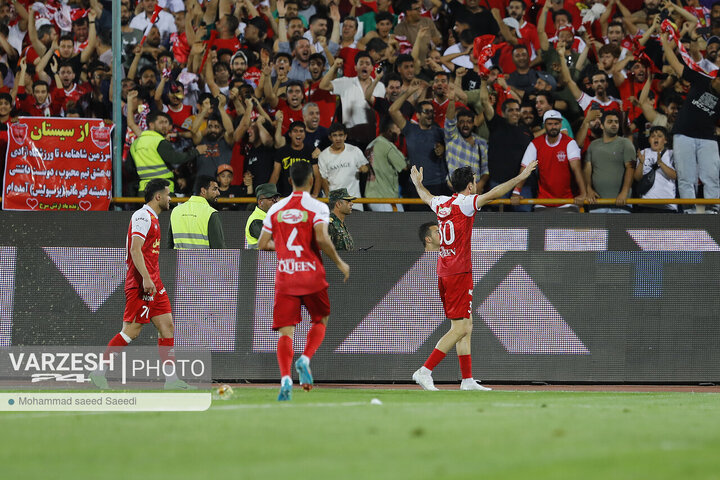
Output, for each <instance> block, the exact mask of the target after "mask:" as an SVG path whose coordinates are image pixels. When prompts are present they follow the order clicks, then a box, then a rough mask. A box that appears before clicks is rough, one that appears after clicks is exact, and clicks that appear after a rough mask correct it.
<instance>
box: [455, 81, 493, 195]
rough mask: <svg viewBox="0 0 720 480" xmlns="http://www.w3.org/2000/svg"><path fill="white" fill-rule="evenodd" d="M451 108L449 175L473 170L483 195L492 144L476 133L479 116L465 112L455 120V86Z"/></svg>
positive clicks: (478, 190)
mask: <svg viewBox="0 0 720 480" xmlns="http://www.w3.org/2000/svg"><path fill="white" fill-rule="evenodd" d="M448 100H449V102H448V103H449V104H450V106H449V107H448V109H447V117H446V118H445V124H444V125H445V161H446V162H447V168H448V175H452V173H453V172H454V171H455V170H457V169H458V168H462V167H470V169H471V170H472V172H473V177H474V178H475V182H476V183H475V191H477V192H482V191H483V189H484V188H485V183H486V182H487V180H488V178H489V176H490V175H489V174H488V144H487V142H486V141H485V140H483V139H482V138H481V137H480V136H479V135H476V134H474V133H473V128H474V127H475V114H474V113H472V112H471V111H470V110H467V109H465V108H463V109H462V110H460V111H459V112H457V118H455V116H456V115H455V110H456V107H455V86H454V85H451V86H450V87H449V88H448Z"/></svg>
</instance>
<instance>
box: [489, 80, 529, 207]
mask: <svg viewBox="0 0 720 480" xmlns="http://www.w3.org/2000/svg"><path fill="white" fill-rule="evenodd" d="M481 92H487V88H485V87H484V86H483V87H482V88H481ZM481 99H482V105H483V113H484V114H485V121H486V122H487V125H488V129H489V130H490V138H488V153H487V158H488V174H489V178H488V186H489V188H490V189H492V188H495V187H497V186H498V185H500V184H502V183H505V182H507V181H508V180H510V179H512V178H513V177H514V176H515V174H516V173H517V172H518V171H520V163H521V162H522V157H523V154H524V153H525V149H526V148H527V146H528V144H530V142H531V141H532V140H533V138H534V136H533V134H532V132H531V131H530V129H529V128H528V127H527V125H524V124H523V123H521V122H520V103H519V102H518V101H517V100H515V99H514V98H510V99H508V100H505V102H503V104H502V116H500V115H496V114H495V108H494V107H493V106H492V104H491V103H490V99H489V97H488V94H487V93H485V94H483V95H481ZM529 183H530V182H525V185H523V189H522V191H521V192H520V195H521V196H522V197H524V198H530V197H531V196H532V189H531V187H530V185H529ZM502 198H510V192H508V193H507V194H505V195H503V197H502ZM512 210H513V211H515V212H530V211H531V210H532V206H531V205H517V206H515V207H512Z"/></svg>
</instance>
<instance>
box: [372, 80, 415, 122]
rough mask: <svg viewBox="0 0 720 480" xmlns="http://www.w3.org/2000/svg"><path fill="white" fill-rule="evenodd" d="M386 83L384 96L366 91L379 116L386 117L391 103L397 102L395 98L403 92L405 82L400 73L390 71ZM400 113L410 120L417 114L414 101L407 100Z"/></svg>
mask: <svg viewBox="0 0 720 480" xmlns="http://www.w3.org/2000/svg"><path fill="white" fill-rule="evenodd" d="M378 77H379V75H378ZM385 83H386V84H387V86H386V87H385V96H384V97H382V98H380V97H373V96H372V95H367V93H368V92H365V93H366V98H367V100H368V103H370V105H372V107H373V109H374V110H375V112H376V114H377V115H378V118H385V117H387V116H388V110H390V105H392V104H393V102H395V100H397V99H398V97H399V96H400V94H401V93H402V84H403V83H402V79H401V78H400V75H398V74H397V73H389V74H388V75H387V76H386V77H385ZM400 113H402V115H403V117H405V119H406V120H410V119H411V118H412V116H413V115H414V114H415V107H414V106H413V104H412V103H410V102H408V101H407V100H406V101H405V103H403V104H402V106H401V107H400Z"/></svg>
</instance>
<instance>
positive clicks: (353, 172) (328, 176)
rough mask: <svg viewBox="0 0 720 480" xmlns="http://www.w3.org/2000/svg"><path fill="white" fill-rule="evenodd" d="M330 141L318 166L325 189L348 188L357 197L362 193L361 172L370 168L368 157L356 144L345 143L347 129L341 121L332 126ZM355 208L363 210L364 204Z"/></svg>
mask: <svg viewBox="0 0 720 480" xmlns="http://www.w3.org/2000/svg"><path fill="white" fill-rule="evenodd" d="M329 137H330V141H331V142H332V144H331V145H330V146H329V147H328V148H326V149H325V150H323V151H322V152H321V153H320V156H319V157H318V168H319V170H320V176H321V177H322V184H323V190H324V191H325V192H326V193H329V192H330V191H331V190H337V189H338V188H346V189H347V191H348V193H349V194H350V195H351V196H353V197H356V198H359V197H360V196H361V195H360V178H359V177H360V173H366V172H367V171H368V169H369V167H368V161H367V158H365V155H364V154H363V152H362V150H360V149H359V148H357V147H356V146H354V145H350V144H348V143H345V140H346V139H347V130H345V125H343V124H341V123H333V124H332V125H331V126H330V134H329ZM353 208H354V209H355V210H360V211H362V209H363V208H362V205H360V204H354V205H353Z"/></svg>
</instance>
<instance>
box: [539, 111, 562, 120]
mask: <svg viewBox="0 0 720 480" xmlns="http://www.w3.org/2000/svg"><path fill="white" fill-rule="evenodd" d="M562 118H563V117H562V114H560V112H558V111H557V110H548V111H547V112H545V114H544V115H543V123H545V122H546V121H547V120H548V119H553V120H561V121H562Z"/></svg>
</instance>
